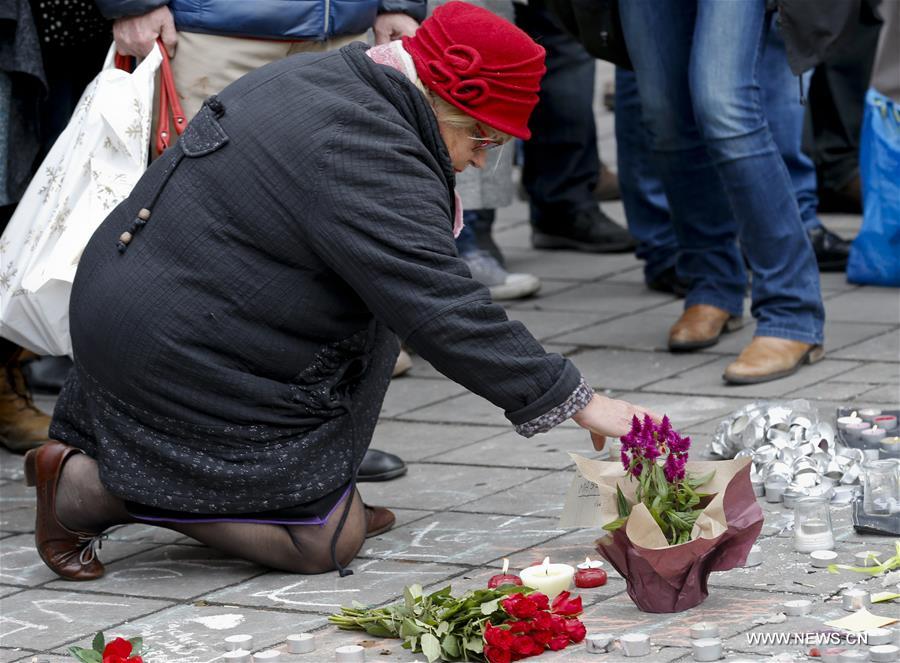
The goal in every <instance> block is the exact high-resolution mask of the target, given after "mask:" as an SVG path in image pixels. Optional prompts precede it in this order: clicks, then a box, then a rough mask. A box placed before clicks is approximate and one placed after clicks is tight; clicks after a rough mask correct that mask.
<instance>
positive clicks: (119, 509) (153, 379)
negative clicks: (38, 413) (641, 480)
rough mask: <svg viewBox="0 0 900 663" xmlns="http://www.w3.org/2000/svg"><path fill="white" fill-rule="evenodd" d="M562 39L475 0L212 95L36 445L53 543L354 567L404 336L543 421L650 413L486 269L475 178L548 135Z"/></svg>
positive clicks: (121, 265)
mask: <svg viewBox="0 0 900 663" xmlns="http://www.w3.org/2000/svg"><path fill="white" fill-rule="evenodd" d="M544 70H545V69H544V51H543V49H542V48H541V47H539V46H537V45H536V44H534V42H532V41H531V39H529V38H528V37H527V36H526V35H525V34H524V33H523V32H521V31H520V30H518V29H517V28H515V27H514V26H512V25H511V24H509V23H508V22H506V21H504V20H502V19H500V18H498V17H496V16H494V15H493V14H491V13H489V12H487V11H484V10H482V9H479V8H476V7H473V6H472V5H468V4H465V3H461V2H451V3H449V4H447V5H444V6H442V7H441V8H439V9H438V10H437V11H436V12H435V13H434V15H433V16H432V17H431V18H429V19H428V20H426V21H425V22H424V23H423V24H422V26H421V27H420V29H419V31H418V32H417V33H416V35H415V36H414V37H406V38H404V39H403V41H402V42H392V43H390V44H388V45H384V46H378V47H375V48H371V49H367V47H366V46H365V45H364V44H361V43H356V44H352V45H350V46H347V47H345V48H343V49H341V50H340V51H335V52H330V53H324V54H314V55H313V54H308V55H307V54H304V55H297V56H294V57H290V58H287V59H285V60H282V61H279V62H276V63H273V64H270V65H268V66H265V67H263V68H261V69H259V70H257V71H255V72H253V73H251V74H248V75H247V76H245V77H244V78H242V79H240V80H238V81H237V82H235V83H234V84H233V85H231V86H229V87H228V88H226V89H225V90H224V91H223V92H222V93H221V94H219V95H218V96H217V97H211V98H210V99H208V100H207V101H206V103H205V104H204V106H203V108H202V109H201V110H200V112H199V113H198V115H197V116H196V117H195V119H194V120H193V121H192V122H191V124H190V125H189V126H188V128H187V130H186V131H185V133H184V135H182V137H181V139H180V140H179V142H178V143H177V144H176V145H175V146H173V147H172V148H170V149H169V150H168V151H167V152H166V153H164V154H163V155H162V157H160V158H159V159H158V160H157V161H155V162H154V163H153V164H152V165H151V166H150V168H149V169H148V171H147V172H146V174H145V175H144V176H143V178H141V180H140V181H139V182H138V184H137V186H136V187H135V189H134V191H133V192H132V194H131V196H130V197H129V198H128V199H127V200H126V201H125V202H123V203H122V204H121V205H119V207H117V208H116V209H115V210H114V211H113V212H112V213H111V214H110V215H109V217H108V218H107V219H106V220H105V221H104V223H103V225H102V226H101V227H100V228H99V229H98V231H97V232H96V234H95V235H94V236H93V238H92V239H91V241H90V243H89V245H88V247H87V249H86V250H85V252H84V255H83V257H82V259H81V262H80V265H79V268H78V274H77V276H76V279H75V284H74V288H73V293H72V302H71V333H72V341H73V347H74V354H75V369H74V370H73V371H72V373H71V375H70V377H69V380H68V382H67V383H66V386H65V388H64V390H63V393H62V394H61V396H60V398H59V401H58V403H57V406H56V411H55V413H54V418H53V425H52V427H51V435H52V437H53V438H54V439H55V440H58V441H54V442H51V443H49V444H47V445H45V446H44V447H42V448H41V449H39V450H37V451H35V452H32V453H30V454H29V455H28V457H27V459H26V474H27V479H28V481H29V482H30V483H31V484H36V485H37V491H38V516H37V526H36V544H37V548H38V551H39V553H40V554H41V557H42V558H43V559H44V561H45V562H46V563H47V565H48V566H49V567H50V568H51V569H53V570H54V571H55V572H56V573H58V574H59V575H61V576H63V577H66V578H71V579H91V578H97V577H99V576H100V575H102V574H103V565H102V563H101V562H100V560H99V559H98V558H97V557H96V555H95V554H94V549H95V547H96V541H97V537H98V536H99V535H100V534H102V532H103V530H104V529H106V528H108V527H110V526H112V525H115V524H120V523H129V522H145V523H156V524H160V525H163V526H166V527H169V528H172V529H175V530H177V531H179V532H182V533H184V534H187V535H189V536H192V537H194V538H196V539H198V540H200V541H202V542H204V543H206V544H208V545H210V546H213V547H215V548H218V549H220V550H223V551H225V552H227V553H230V554H233V555H236V556H240V557H243V558H245V559H249V560H252V561H254V562H258V563H260V564H264V565H268V566H270V567H273V568H276V569H282V570H286V571H293V572H298V573H319V572H323V571H327V570H330V569H338V570H340V571H341V573H342V574H343V573H344V572H345V570H344V567H345V566H346V565H347V564H349V562H350V561H351V560H352V559H353V557H354V556H355V555H356V553H357V552H358V551H359V549H360V548H361V546H362V544H363V541H364V539H365V537H366V536H367V535H373V534H377V533H380V532H382V531H385V530H387V529H389V528H390V526H391V525H392V524H393V521H394V518H393V514H391V513H390V512H389V511H388V510H387V509H381V508H371V507H367V506H365V505H364V504H363V503H362V500H361V499H360V497H359V494H358V493H357V491H356V481H355V476H356V470H357V467H358V466H359V464H360V462H361V461H362V458H363V455H364V454H365V451H366V448H367V447H368V445H369V443H370V441H371V438H372V434H373V431H374V428H375V423H376V421H377V419H378V413H379V410H380V408H381V404H382V401H383V399H384V395H385V391H386V389H387V386H388V382H389V378H390V374H391V369H392V367H393V365H394V360H395V358H396V356H397V353H398V349H399V344H398V337H399V338H400V339H402V341H403V342H404V343H406V344H408V345H409V346H410V347H412V348H413V349H415V350H416V351H417V352H418V353H419V354H420V355H421V356H422V357H424V358H425V359H427V360H428V361H430V362H431V363H432V364H433V365H434V366H435V367H436V368H437V369H438V370H439V371H441V372H442V373H444V374H445V375H447V376H448V377H450V378H452V379H453V380H455V381H457V382H459V383H460V384H462V385H464V386H465V387H467V388H468V389H470V390H471V391H473V392H475V393H476V394H479V395H481V396H483V397H484V398H486V399H488V400H489V401H491V402H492V403H494V404H495V405H497V406H498V407H501V408H503V410H504V411H505V413H506V416H507V417H508V418H509V420H510V421H511V422H512V423H513V425H515V427H516V430H517V431H518V432H519V433H521V434H522V435H524V436H525V437H530V436H531V435H534V434H535V433H540V432H543V431H547V430H549V429H550V428H552V427H553V426H556V425H557V424H559V423H561V422H563V421H565V420H566V419H568V418H570V417H572V418H574V419H575V421H576V422H578V423H579V424H580V425H581V426H583V427H584V428H586V429H588V430H590V431H591V432H592V436H593V438H594V443H595V445H602V444H603V441H604V437H603V436H605V435H621V434H624V433H625V432H626V431H627V430H628V423H629V421H630V419H631V417H632V415H633V414H640V413H642V412H643V410H641V409H640V408H637V407H634V406H632V405H629V404H628V403H625V402H622V401H613V400H609V399H606V398H603V397H602V396H599V395H595V394H593V392H592V390H591V389H590V387H589V386H588V385H587V384H586V383H585V382H584V380H582V378H581V375H580V374H579V372H578V370H577V369H576V368H575V367H574V366H573V365H572V364H571V362H569V361H568V360H567V359H564V358H563V357H561V356H559V355H557V354H548V353H546V352H544V350H543V349H542V348H541V346H540V345H539V344H538V342H537V341H535V339H534V338H533V337H532V336H531V335H530V334H529V333H528V331H527V330H526V329H525V328H524V327H523V326H522V325H521V324H520V323H518V322H510V321H509V320H508V319H507V317H506V315H505V313H504V311H503V309H502V308H500V307H499V306H496V305H494V304H492V303H491V301H490V296H489V294H488V291H487V289H486V288H485V287H483V286H481V285H479V284H478V283H477V282H476V281H474V280H472V279H471V278H470V277H469V273H468V270H467V268H466V266H465V263H464V262H463V261H462V260H460V259H459V257H458V256H457V254H456V249H455V246H454V242H453V232H454V229H456V230H457V231H458V229H459V227H460V221H459V219H460V217H461V210H460V206H459V204H458V201H456V200H455V197H454V173H456V172H460V171H462V170H463V169H465V168H466V167H467V166H470V165H473V166H476V167H480V166H481V165H482V164H483V163H484V159H485V151H486V150H487V149H489V148H491V147H494V146H496V145H500V144H502V143H504V142H506V141H507V140H509V138H510V137H511V136H517V137H520V138H528V136H529V132H528V129H527V123H528V117H529V115H530V114H531V111H532V109H533V107H534V105H535V104H536V103H537V98H538V97H537V92H538V88H539V82H540V78H541V76H542V75H543V73H544Z"/></svg>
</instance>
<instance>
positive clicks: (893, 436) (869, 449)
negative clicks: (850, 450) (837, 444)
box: [837, 408, 900, 460]
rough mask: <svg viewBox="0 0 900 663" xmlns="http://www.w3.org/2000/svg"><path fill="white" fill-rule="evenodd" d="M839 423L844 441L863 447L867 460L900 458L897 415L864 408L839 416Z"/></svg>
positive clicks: (850, 444)
mask: <svg viewBox="0 0 900 663" xmlns="http://www.w3.org/2000/svg"><path fill="white" fill-rule="evenodd" d="M845 411H846V410H845ZM837 425H838V433H839V435H840V437H841V439H842V440H843V442H844V443H845V444H847V445H848V446H851V447H857V448H859V449H862V450H863V451H864V452H865V453H866V458H867V460H878V458H879V457H881V458H900V437H898V436H897V432H898V431H897V416H896V415H894V414H890V413H887V412H882V411H881V410H878V409H875V408H864V409H861V410H859V411H856V410H853V411H852V412H851V413H850V414H847V415H844V416H840V417H838V419H837Z"/></svg>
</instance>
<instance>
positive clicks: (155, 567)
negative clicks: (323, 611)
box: [47, 545, 265, 599]
mask: <svg viewBox="0 0 900 663" xmlns="http://www.w3.org/2000/svg"><path fill="white" fill-rule="evenodd" d="M264 572H265V569H263V568H262V567H260V566H257V565H256V564H253V563H251V562H247V561H245V560H242V559H236V558H234V557H230V556H228V555H225V554H224V553H220V552H218V551H217V550H213V549H212V548H206V547H198V546H178V545H169V546H162V547H159V548H154V549H152V550H148V551H146V552H142V553H140V554H138V555H134V556H133V557H129V558H128V559H126V560H122V561H120V562H113V563H107V564H106V574H105V575H104V576H103V577H102V578H98V579H97V580H94V581H92V582H91V587H90V588H91V591H96V592H109V593H111V594H122V595H131V596H143V597H148V598H167V599H190V598H193V597H197V596H201V595H203V594H207V593H209V592H210V591H212V590H214V589H216V588H218V587H222V586H224V585H231V584H235V583H239V582H243V581H244V580H247V579H248V578H252V577H254V576H257V575H260V574H261V573H264ZM68 586H70V585H69V581H67V580H57V581H56V582H51V583H50V584H48V585H47V587H49V588H51V589H64V588H66V587H68Z"/></svg>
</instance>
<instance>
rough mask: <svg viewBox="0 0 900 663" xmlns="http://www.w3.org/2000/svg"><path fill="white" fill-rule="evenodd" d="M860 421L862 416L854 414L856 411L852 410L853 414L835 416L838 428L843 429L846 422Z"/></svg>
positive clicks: (859, 422)
mask: <svg viewBox="0 0 900 663" xmlns="http://www.w3.org/2000/svg"><path fill="white" fill-rule="evenodd" d="M862 421H863V420H862V417H858V416H856V411H855V410H854V411H853V414H851V415H850V416H848V417H838V418H837V426H838V430H844V429H845V428H846V427H847V424H861V423H862Z"/></svg>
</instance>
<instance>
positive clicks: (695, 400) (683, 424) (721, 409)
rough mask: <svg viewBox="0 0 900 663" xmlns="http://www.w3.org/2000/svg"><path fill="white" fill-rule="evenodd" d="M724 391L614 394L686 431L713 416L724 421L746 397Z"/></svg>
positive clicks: (744, 403)
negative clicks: (712, 393)
mask: <svg viewBox="0 0 900 663" xmlns="http://www.w3.org/2000/svg"><path fill="white" fill-rule="evenodd" d="M730 396H731V392H730V391H729V390H726V389H722V390H721V391H720V395H719V396H695V395H688V394H659V393H650V392H648V391H629V392H624V393H620V394H617V396H616V397H617V398H621V399H624V400H626V401H629V402H630V403H636V404H638V405H641V406H643V407H646V408H648V409H650V410H652V411H653V412H656V413H657V414H660V415H663V414H667V415H669V419H671V420H672V424H673V425H674V426H675V428H677V429H679V430H680V429H688V428H690V427H691V426H692V425H693V424H696V423H700V422H705V421H708V420H710V419H713V418H715V417H721V418H724V417H725V415H727V414H728V413H729V412H733V411H735V410H736V409H738V408H739V407H741V406H742V405H746V404H747V402H748V401H749V400H753V399H747V398H734V397H730Z"/></svg>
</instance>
